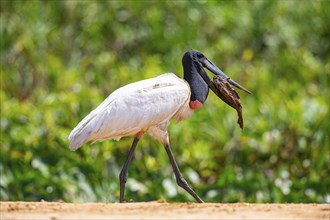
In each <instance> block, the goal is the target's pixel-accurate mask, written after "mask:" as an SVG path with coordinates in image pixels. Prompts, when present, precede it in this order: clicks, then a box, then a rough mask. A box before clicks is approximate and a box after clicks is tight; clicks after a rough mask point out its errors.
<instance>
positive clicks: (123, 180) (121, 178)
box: [119, 172, 127, 183]
mask: <svg viewBox="0 0 330 220" xmlns="http://www.w3.org/2000/svg"><path fill="white" fill-rule="evenodd" d="M119 181H120V182H121V183H126V181H127V173H124V172H120V174H119Z"/></svg>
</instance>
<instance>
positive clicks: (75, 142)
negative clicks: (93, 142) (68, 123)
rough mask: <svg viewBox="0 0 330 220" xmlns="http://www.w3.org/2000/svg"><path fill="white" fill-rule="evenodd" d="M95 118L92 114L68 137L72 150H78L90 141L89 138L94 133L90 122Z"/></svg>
mask: <svg viewBox="0 0 330 220" xmlns="http://www.w3.org/2000/svg"><path fill="white" fill-rule="evenodd" d="M94 117H95V114H93V112H91V113H90V114H89V115H87V116H86V117H85V118H84V119H83V120H82V121H81V122H80V123H79V124H78V125H77V126H76V127H75V128H74V129H73V130H72V131H71V133H70V135H69V137H68V139H69V141H70V150H72V151H74V150H77V149H78V148H80V147H81V145H83V144H84V143H86V142H88V141H89V137H90V135H91V133H92V129H91V126H90V122H91V121H92V120H93V118H94Z"/></svg>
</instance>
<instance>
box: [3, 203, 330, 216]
mask: <svg viewBox="0 0 330 220" xmlns="http://www.w3.org/2000/svg"><path fill="white" fill-rule="evenodd" d="M0 219H1V220H5V219H36V220H38V219H49V220H56V219H327V220H328V219H330V204H249V203H234V204H220V203H205V204H197V203H165V202H142V203H140V202H139V203H124V204H119V203H64V202H0Z"/></svg>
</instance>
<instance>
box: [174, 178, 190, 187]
mask: <svg viewBox="0 0 330 220" xmlns="http://www.w3.org/2000/svg"><path fill="white" fill-rule="evenodd" d="M176 182H177V184H178V185H179V186H180V187H185V186H187V185H188V183H187V181H186V180H185V179H184V178H183V177H182V176H180V177H178V178H176Z"/></svg>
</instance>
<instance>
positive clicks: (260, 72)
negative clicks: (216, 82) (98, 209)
mask: <svg viewBox="0 0 330 220" xmlns="http://www.w3.org/2000/svg"><path fill="white" fill-rule="evenodd" d="M0 18H1V26H0V33H1V35H0V37H1V38H0V39H1V46H0V48H1V50H0V51H1V80H0V82H1V92H0V98H1V148H0V149H1V153H0V159H1V160H0V171H1V178H0V187H1V188H0V196H1V200H26V201H39V200H41V199H44V200H47V201H56V200H64V201H107V202H114V201H118V198H119V182H118V175H119V171H120V169H121V166H122V165H123V163H124V161H125V159H126V156H127V154H128V150H129V147H130V145H131V142H132V140H133V139H132V138H124V139H122V140H121V141H119V142H116V141H104V142H97V143H94V144H86V145H84V146H83V147H82V148H81V149H79V150H78V151H76V152H71V151H70V150H69V147H68V145H69V143H68V140H67V137H68V135H69V133H70V131H71V130H72V129H73V128H74V127H75V126H76V125H77V123H78V122H79V121H80V120H81V119H82V118H83V117H84V116H85V115H87V114H88V113H89V112H90V111H91V110H93V109H94V108H95V107H97V106H98V104H100V103H101V102H102V101H103V100H104V99H105V98H106V97H107V95H108V94H109V93H111V92H112V91H114V90H115V89H117V88H119V87H121V86H123V85H125V84H127V83H130V82H134V81H138V80H142V79H146V78H150V77H154V76H157V75H159V74H162V73H164V72H174V73H176V74H177V75H179V76H182V66H181V58H182V55H183V54H184V52H185V51H187V50H189V49H191V48H194V49H197V50H199V51H201V52H203V53H204V54H205V55H206V56H207V57H208V58H210V59H211V60H212V61H213V62H214V63H216V64H217V65H218V66H219V67H220V68H221V69H222V70H223V71H224V72H225V73H227V74H228V75H229V76H230V77H232V78H233V79H235V80H236V81H237V82H239V83H240V84H241V85H243V86H244V87H246V88H247V89H249V90H250V91H252V92H253V96H250V95H247V94H245V93H243V92H240V91H239V93H240V96H241V102H242V105H243V114H244V119H245V128H244V130H243V131H242V132H241V131H240V129H239V126H238V125H237V124H236V121H237V115H236V111H235V110H234V109H232V108H230V107H229V106H227V105H226V104H225V103H223V102H222V101H221V100H219V99H218V98H217V97H216V96H215V95H214V94H213V93H210V96H209V99H208V100H207V102H206V104H205V105H204V107H203V108H202V109H200V110H198V111H196V112H195V113H194V115H193V117H191V118H190V119H188V120H186V121H184V122H181V123H179V124H176V123H174V122H172V123H171V125H170V127H169V132H170V137H171V144H172V147H173V152H174V155H175V156H176V158H177V161H178V164H179V166H180V168H181V170H182V172H183V174H184V175H185V177H186V179H187V181H188V182H190V184H191V186H192V187H193V188H194V190H195V191H196V192H197V193H198V194H199V195H200V196H201V197H202V198H203V199H204V200H205V201H206V202H238V201H244V202H329V201H330V191H329V189H330V178H329V174H330V170H329V169H330V167H329V163H330V155H329V147H330V144H329V142H330V141H329V134H330V129H329V127H330V124H329V121H330V120H329V119H330V116H329V100H330V92H329V91H330V90H329V88H330V85H329V84H330V83H329V75H330V73H329V69H330V59H329V58H330V53H329V49H330V43H329V39H330V25H329V21H330V1H329V0H314V1H308V0H305V1H298V0H297V1H295V0H287V1H266V0H265V1H261V0H255V1H244V0H240V1H78V0H71V1H33V0H31V1H4V0H2V1H1V2H0ZM125 199H126V200H133V201H149V200H157V199H166V200H167V201H173V202H174V201H176V202H179V201H182V202H183V201H194V200H193V198H191V197H190V195H188V193H186V192H185V191H183V190H182V189H180V188H178V187H177V186H176V182H175V178H174V175H173V173H172V169H171V166H170V164H169V161H168V158H167V156H166V153H165V150H164V149H163V147H162V146H161V145H160V144H159V143H158V142H157V141H156V140H154V139H153V138H150V137H148V136H145V138H144V139H143V140H142V141H141V142H140V143H139V145H138V147H137V150H136V153H135V157H134V159H133V161H132V164H131V166H130V169H129V177H128V184H127V189H126V194H125Z"/></svg>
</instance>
